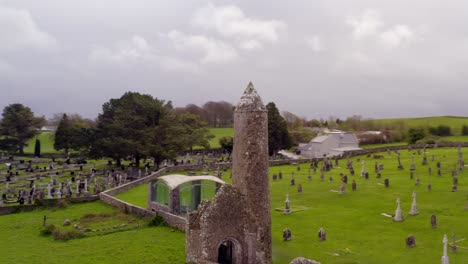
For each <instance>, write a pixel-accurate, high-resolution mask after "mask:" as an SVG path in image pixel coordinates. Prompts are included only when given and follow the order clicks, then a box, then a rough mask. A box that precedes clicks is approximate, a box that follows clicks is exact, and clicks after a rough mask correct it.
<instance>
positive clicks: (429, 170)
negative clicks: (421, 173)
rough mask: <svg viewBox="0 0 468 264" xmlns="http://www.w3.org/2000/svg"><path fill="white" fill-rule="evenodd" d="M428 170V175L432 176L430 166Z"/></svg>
mask: <svg viewBox="0 0 468 264" xmlns="http://www.w3.org/2000/svg"><path fill="white" fill-rule="evenodd" d="M428 172H429V176H432V168H431V167H429V168H428Z"/></svg>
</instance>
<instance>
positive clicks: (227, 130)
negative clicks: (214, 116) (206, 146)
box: [209, 127, 234, 149]
mask: <svg viewBox="0 0 468 264" xmlns="http://www.w3.org/2000/svg"><path fill="white" fill-rule="evenodd" d="M209 130H210V133H211V134H213V135H214V138H212V139H211V140H210V147H211V148H213V149H217V148H220V147H221V145H219V139H220V138H222V137H233V136H234V128H232V127H224V128H210V129H209Z"/></svg>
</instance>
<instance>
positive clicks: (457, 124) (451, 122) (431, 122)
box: [374, 116, 468, 135]
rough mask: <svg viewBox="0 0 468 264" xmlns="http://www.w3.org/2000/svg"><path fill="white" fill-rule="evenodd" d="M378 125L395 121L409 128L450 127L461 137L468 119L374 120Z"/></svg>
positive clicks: (419, 118)
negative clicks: (462, 129)
mask: <svg viewBox="0 0 468 264" xmlns="http://www.w3.org/2000/svg"><path fill="white" fill-rule="evenodd" d="M374 120H375V121H376V122H377V123H381V124H386V123H392V122H395V121H402V122H404V123H406V124H407V125H408V127H420V126H423V127H430V126H431V127H435V126H439V125H446V126H449V127H450V128H451V130H452V133H453V134H454V135H460V133H461V128H462V126H463V125H468V117H461V116H434V117H418V118H388V119H374Z"/></svg>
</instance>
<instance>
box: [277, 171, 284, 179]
mask: <svg viewBox="0 0 468 264" xmlns="http://www.w3.org/2000/svg"><path fill="white" fill-rule="evenodd" d="M278 178H279V179H280V180H281V179H283V173H282V172H281V171H280V172H279V173H278Z"/></svg>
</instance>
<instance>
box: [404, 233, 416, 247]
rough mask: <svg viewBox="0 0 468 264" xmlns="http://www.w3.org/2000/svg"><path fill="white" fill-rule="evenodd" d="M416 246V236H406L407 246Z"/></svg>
mask: <svg viewBox="0 0 468 264" xmlns="http://www.w3.org/2000/svg"><path fill="white" fill-rule="evenodd" d="M415 246H416V239H415V238H414V236H408V237H407V238H406V247H408V248H412V247H415Z"/></svg>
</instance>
